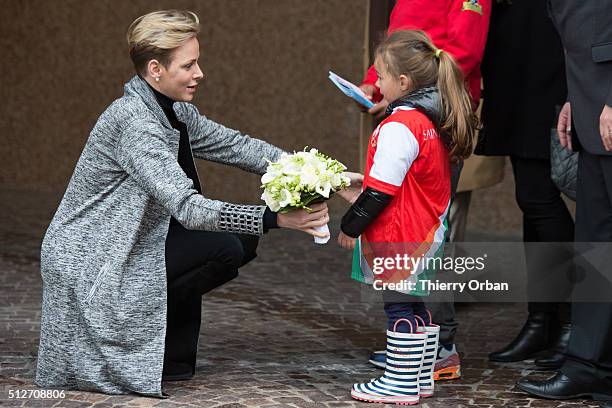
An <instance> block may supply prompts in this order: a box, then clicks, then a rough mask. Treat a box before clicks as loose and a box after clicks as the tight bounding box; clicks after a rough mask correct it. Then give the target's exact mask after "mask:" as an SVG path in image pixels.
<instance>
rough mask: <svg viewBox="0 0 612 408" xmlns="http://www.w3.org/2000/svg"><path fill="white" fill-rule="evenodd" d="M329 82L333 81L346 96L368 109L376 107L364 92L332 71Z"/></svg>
mask: <svg viewBox="0 0 612 408" xmlns="http://www.w3.org/2000/svg"><path fill="white" fill-rule="evenodd" d="M329 80H330V81H332V82H333V83H334V84H335V85H336V86H337V87H338V89H340V90H341V91H342V92H343V93H344V94H345V95H346V96H348V97H350V98H352V99H354V100H355V101H356V102H357V103H359V104H361V105H363V106H365V107H366V108H368V109H370V108H371V107H372V106H374V102H372V101H371V100H369V99H368V97H367V96H366V95H365V94H364V93H363V91H362V90H361V89H359V87H358V86H357V85H355V84H354V83H352V82H349V81H347V80H346V79H344V78H342V77H340V76H338V75H336V74H334V73H333V72H332V71H329Z"/></svg>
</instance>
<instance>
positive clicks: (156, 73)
mask: <svg viewBox="0 0 612 408" xmlns="http://www.w3.org/2000/svg"><path fill="white" fill-rule="evenodd" d="M161 69H162V65H161V64H160V63H159V61H158V60H156V59H152V60H151V61H149V62H148V63H147V74H148V76H150V77H151V78H153V80H155V81H159V77H160V76H161Z"/></svg>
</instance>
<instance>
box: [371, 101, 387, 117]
mask: <svg viewBox="0 0 612 408" xmlns="http://www.w3.org/2000/svg"><path fill="white" fill-rule="evenodd" d="M387 106H389V102H387V100H386V99H385V98H383V99H381V101H380V102H378V103H377V104H376V105H374V106H372V107H371V108H370V109H368V113H369V114H370V115H372V116H374V117H375V118H377V119H378V118H381V117H382V116H383V115H384V114H385V111H386V110H387Z"/></svg>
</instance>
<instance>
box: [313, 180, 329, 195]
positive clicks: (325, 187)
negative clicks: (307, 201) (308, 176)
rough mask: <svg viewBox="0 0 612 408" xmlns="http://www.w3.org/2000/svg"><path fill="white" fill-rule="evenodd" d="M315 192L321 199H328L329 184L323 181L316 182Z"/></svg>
mask: <svg viewBox="0 0 612 408" xmlns="http://www.w3.org/2000/svg"><path fill="white" fill-rule="evenodd" d="M315 191H316V192H317V193H319V194H321V195H322V196H323V197H325V198H329V193H330V191H331V183H330V182H329V181H325V182H323V183H321V182H320V181H317V184H316V186H315Z"/></svg>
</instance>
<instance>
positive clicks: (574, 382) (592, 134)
mask: <svg viewBox="0 0 612 408" xmlns="http://www.w3.org/2000/svg"><path fill="white" fill-rule="evenodd" d="M548 5H549V12H550V16H551V17H552V20H553V22H554V23H555V26H556V27H557V30H558V32H559V34H560V36H561V41H562V43H563V46H564V48H565V62H566V69H567V86H568V102H567V103H566V104H565V105H564V107H563V109H562V111H561V114H560V116H559V121H558V125H557V130H558V132H559V139H560V142H561V144H562V145H564V146H566V147H569V148H570V149H571V148H572V147H575V148H579V150H580V157H579V160H578V183H577V185H578V188H577V194H576V236H575V239H576V242H577V243H583V242H588V243H590V244H588V246H590V247H595V244H593V243H596V242H597V243H600V242H605V243H607V244H606V245H607V246H608V247H609V243H610V242H612V86H611V84H612V0H600V1H576V0H549V2H548ZM602 245H603V244H598V246H599V247H601V246H602ZM608 253H609V248H608ZM578 259H580V258H578ZM609 268H610V267H609V266H607V268H600V269H601V270H599V271H598V270H595V269H593V268H584V269H583V270H582V272H583V273H584V274H585V276H586V277H587V278H588V277H593V276H595V275H601V274H607V275H608V277H607V278H606V279H601V283H600V284H599V286H598V287H597V288H593V289H597V292H598V293H597V295H598V297H597V300H602V299H607V301H606V302H601V301H600V302H585V301H584V300H586V299H581V300H583V301H582V302H575V303H574V304H573V306H572V334H571V337H570V342H569V346H568V348H567V352H566V354H567V361H566V362H565V363H564V364H563V366H562V367H561V368H560V370H559V371H558V372H557V373H556V374H555V375H554V376H553V377H552V378H550V379H548V380H544V381H534V380H528V379H523V380H521V381H519V382H518V384H517V386H518V388H519V389H521V390H523V391H525V392H527V393H529V394H531V395H535V396H539V397H544V398H552V399H569V398H580V397H582V398H584V397H590V398H593V399H601V400H609V401H612V302H611V300H610V299H612V290H611V288H610V277H609V275H610V270H609ZM604 269H606V270H604ZM602 294H603V296H602ZM593 295H595V293H591V294H590V296H591V298H592V296H593Z"/></svg>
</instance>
